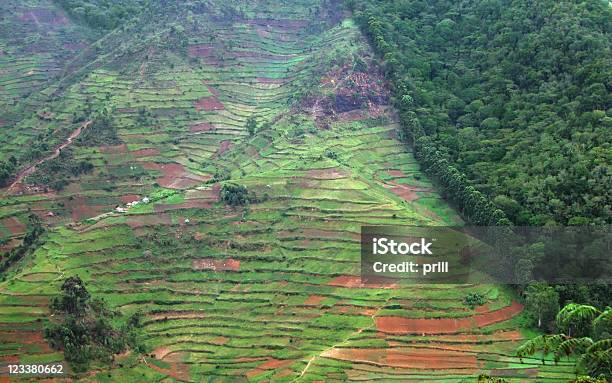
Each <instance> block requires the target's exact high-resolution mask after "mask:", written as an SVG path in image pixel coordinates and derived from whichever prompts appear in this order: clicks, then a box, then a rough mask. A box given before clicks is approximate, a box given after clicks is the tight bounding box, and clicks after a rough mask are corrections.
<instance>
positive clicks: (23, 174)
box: [6, 120, 91, 195]
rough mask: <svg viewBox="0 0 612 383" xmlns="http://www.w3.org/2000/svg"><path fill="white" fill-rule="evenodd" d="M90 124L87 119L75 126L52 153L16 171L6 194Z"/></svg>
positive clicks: (60, 150)
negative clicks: (15, 175)
mask: <svg viewBox="0 0 612 383" xmlns="http://www.w3.org/2000/svg"><path fill="white" fill-rule="evenodd" d="M90 124H91V120H88V121H86V122H84V123H83V124H82V125H81V126H79V127H78V128H76V129H75V130H74V131H73V132H72V133H71V134H70V136H68V138H67V139H66V141H64V142H63V143H62V144H60V145H59V146H57V147H56V148H55V150H53V153H51V154H50V155H48V156H47V157H44V158H41V159H40V160H38V161H36V162H35V163H34V164H32V165H30V166H28V167H27V168H25V169H23V170H21V171H20V172H19V173H17V177H16V178H15V181H13V183H12V184H11V186H9V187H8V189H7V191H6V194H7V195H10V194H12V193H14V192H15V191H16V190H17V189H19V188H20V186H22V181H23V180H24V178H26V177H27V176H29V175H30V174H32V173H34V172H35V171H36V167H37V166H39V165H40V164H42V163H45V162H47V161H50V160H52V159H54V158H56V157H57V156H59V155H60V153H61V152H62V149H64V148H65V147H67V146H68V145H70V144H72V142H73V141H74V139H75V138H77V137H78V136H80V135H81V132H82V131H83V129H85V128H87V127H88V126H89V125H90Z"/></svg>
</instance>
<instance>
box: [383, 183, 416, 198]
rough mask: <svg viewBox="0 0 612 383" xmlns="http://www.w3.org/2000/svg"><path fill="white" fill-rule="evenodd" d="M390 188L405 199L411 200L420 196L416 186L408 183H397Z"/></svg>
mask: <svg viewBox="0 0 612 383" xmlns="http://www.w3.org/2000/svg"><path fill="white" fill-rule="evenodd" d="M389 190H391V192H393V194H395V195H397V196H399V197H401V198H402V199H403V200H404V201H408V202H410V201H414V200H416V199H418V198H419V196H418V195H417V194H416V192H415V190H414V188H412V187H410V186H407V185H396V186H393V187H392V188H390V189H389Z"/></svg>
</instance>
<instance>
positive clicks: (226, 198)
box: [221, 183, 250, 206]
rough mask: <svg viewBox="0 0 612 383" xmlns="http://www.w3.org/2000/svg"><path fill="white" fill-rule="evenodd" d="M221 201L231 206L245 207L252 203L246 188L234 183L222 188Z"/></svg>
mask: <svg viewBox="0 0 612 383" xmlns="http://www.w3.org/2000/svg"><path fill="white" fill-rule="evenodd" d="M221 201H223V202H224V203H226V204H227V205H230V206H244V205H247V204H248V203H249V202H250V196H249V192H248V190H247V188H246V186H243V185H237V184H233V183H228V184H225V185H223V186H222V187H221Z"/></svg>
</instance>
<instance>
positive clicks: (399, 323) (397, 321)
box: [376, 302, 523, 334]
mask: <svg viewBox="0 0 612 383" xmlns="http://www.w3.org/2000/svg"><path fill="white" fill-rule="evenodd" d="M522 310H523V305H521V304H520V303H518V302H512V304H511V305H510V306H507V307H504V308H502V309H499V310H495V311H490V312H487V313H483V314H476V315H474V316H471V317H463V318H433V319H411V318H402V317H378V318H376V328H377V329H378V330H379V331H382V332H385V333H393V334H452V333H456V332H460V331H463V330H470V329H473V328H479V327H484V326H489V325H492V324H494V323H498V322H503V321H506V320H508V319H510V318H512V317H514V316H515V315H517V314H518V313H520V312H521V311H522Z"/></svg>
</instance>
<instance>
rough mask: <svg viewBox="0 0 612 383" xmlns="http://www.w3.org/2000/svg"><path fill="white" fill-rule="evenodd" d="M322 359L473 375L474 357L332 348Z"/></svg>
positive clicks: (410, 350) (438, 352)
mask: <svg viewBox="0 0 612 383" xmlns="http://www.w3.org/2000/svg"><path fill="white" fill-rule="evenodd" d="M322 356H324V357H326V358H330V359H338V360H345V361H350V362H360V363H366V364H372V365H377V366H384V367H393V368H405V369H418V370H432V369H467V370H468V371H466V372H469V373H471V372H473V371H475V370H476V369H477V366H478V363H477V358H476V354H471V353H464V352H456V351H446V350H435V349H419V348H388V349H387V348H333V349H331V350H328V351H325V352H324V353H323V354H322Z"/></svg>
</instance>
